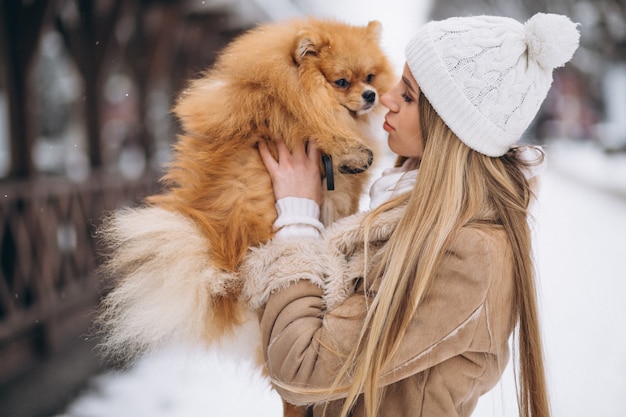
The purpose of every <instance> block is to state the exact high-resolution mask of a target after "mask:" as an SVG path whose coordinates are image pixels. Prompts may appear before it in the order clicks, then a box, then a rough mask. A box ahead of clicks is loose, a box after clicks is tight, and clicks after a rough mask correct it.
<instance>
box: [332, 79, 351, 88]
mask: <svg viewBox="0 0 626 417" xmlns="http://www.w3.org/2000/svg"><path fill="white" fill-rule="evenodd" d="M335 85H336V86H337V87H339V88H347V87H348V86H349V85H350V83H349V82H348V80H346V79H345V78H340V79H338V80H337V81H335Z"/></svg>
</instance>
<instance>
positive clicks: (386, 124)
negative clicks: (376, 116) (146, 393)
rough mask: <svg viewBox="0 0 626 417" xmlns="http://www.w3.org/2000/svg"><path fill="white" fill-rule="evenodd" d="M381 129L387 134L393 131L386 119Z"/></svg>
mask: <svg viewBox="0 0 626 417" xmlns="http://www.w3.org/2000/svg"><path fill="white" fill-rule="evenodd" d="M383 129H385V131H387V132H391V131H393V130H395V129H394V128H393V126H391V125H390V124H389V122H387V119H385V123H384V124H383Z"/></svg>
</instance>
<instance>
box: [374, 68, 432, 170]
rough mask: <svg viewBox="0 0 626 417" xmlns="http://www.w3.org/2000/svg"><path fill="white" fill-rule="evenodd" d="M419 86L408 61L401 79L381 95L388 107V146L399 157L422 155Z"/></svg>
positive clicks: (386, 126)
mask: <svg viewBox="0 0 626 417" xmlns="http://www.w3.org/2000/svg"><path fill="white" fill-rule="evenodd" d="M419 93H420V88H419V86H418V85H417V82H416V81H415V78H413V75H412V74H411V71H410V70H409V67H408V66H407V65H406V64H405V65H404V71H403V72H402V80H400V81H399V82H398V84H396V86H395V87H393V88H392V89H391V90H389V91H388V92H387V93H385V94H384V95H383V96H382V97H381V99H380V100H381V103H382V104H383V105H384V106H385V107H387V108H388V109H389V112H388V113H387V115H386V116H385V124H384V125H383V128H384V129H385V130H386V131H387V133H388V134H389V137H388V139H387V142H388V143H389V148H391V150H392V151H393V152H395V153H396V154H398V155H400V156H405V157H410V158H417V159H420V158H421V157H422V152H423V151H424V144H423V140H422V130H421V126H420V115H419V110H418V105H417V99H418V97H419Z"/></svg>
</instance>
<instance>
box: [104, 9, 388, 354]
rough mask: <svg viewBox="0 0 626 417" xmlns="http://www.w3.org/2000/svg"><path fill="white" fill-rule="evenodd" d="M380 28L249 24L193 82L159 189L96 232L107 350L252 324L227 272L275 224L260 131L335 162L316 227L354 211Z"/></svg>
mask: <svg viewBox="0 0 626 417" xmlns="http://www.w3.org/2000/svg"><path fill="white" fill-rule="evenodd" d="M380 31H381V27H380V24H379V23H378V22H370V23H369V24H368V25H367V26H365V27H355V26H349V25H345V24H341V23H338V22H334V21H325V20H324V21H322V20H316V19H306V20H295V21H289V22H285V23H280V24H269V25H264V26H260V27H258V28H257V29H255V30H252V31H250V32H248V33H247V34H244V35H243V36H241V37H240V38H238V39H236V40H235V41H234V42H233V43H232V44H231V45H230V46H228V47H227V48H226V49H225V50H224V51H223V53H222V54H221V55H220V57H219V58H218V61H217V63H216V65H215V66H214V67H213V68H212V69H210V70H208V71H207V72H206V73H205V74H204V75H203V76H202V77H201V78H199V79H197V80H195V81H192V82H191V83H190V85H189V87H188V88H187V89H186V90H185V91H184V92H183V93H182V95H181V96H180V98H179V99H178V101H177V103H176V105H175V107H174V112H175V113H176V115H177V116H178V118H179V119H180V121H181V123H182V127H183V130H184V133H183V134H182V135H181V136H180V137H179V140H178V142H177V144H176V146H175V153H174V158H173V162H172V164H171V166H170V167H169V170H168V172H167V173H166V175H165V177H164V180H165V182H166V184H167V186H168V191H167V193H165V194H163V195H157V196H152V197H150V198H149V199H148V203H147V204H146V205H144V206H142V207H140V208H136V209H127V210H123V211H120V212H117V213H114V214H113V215H112V216H111V217H110V218H109V219H107V221H106V222H105V225H104V227H103V228H102V229H101V230H100V231H99V234H100V236H101V238H102V240H103V241H104V243H105V244H106V245H107V246H108V248H109V249H110V251H111V254H110V257H109V258H108V262H107V263H106V265H105V271H107V272H109V273H110V274H113V275H115V276H116V277H118V278H119V279H118V281H117V282H116V283H115V284H114V286H113V288H112V290H111V292H109V293H108V295H107V296H106V298H105V300H104V301H103V309H102V313H101V315H100V319H99V322H100V324H101V326H102V329H103V333H104V335H105V341H104V343H103V347H104V349H105V353H108V354H112V355H114V356H115V357H118V358H120V357H121V358H126V359H129V358H132V357H134V356H136V355H137V354H139V353H142V352H145V351H146V350H149V349H151V348H154V347H157V346H159V345H162V344H164V343H169V342H172V341H177V340H179V341H180V340H191V341H198V342H202V343H210V342H214V341H218V340H220V339H222V338H223V337H224V336H226V335H228V333H229V331H230V330H233V329H234V328H236V327H238V326H244V325H246V323H249V322H250V321H252V322H253V321H254V320H248V319H249V318H250V317H251V316H252V314H251V312H250V311H249V308H248V307H247V305H246V303H245V300H240V297H239V295H240V291H241V288H242V282H241V279H240V278H239V276H238V275H237V273H236V271H237V266H238V265H239V263H240V262H241V260H242V258H243V256H244V255H245V253H246V251H247V249H248V248H249V247H250V246H254V245H258V244H259V243H262V242H265V241H267V240H268V239H270V238H271V237H272V236H273V233H274V231H273V228H272V224H273V222H274V220H275V219H276V210H275V208H274V204H275V201H274V197H273V192H272V186H271V181H270V178H269V175H268V174H267V171H266V170H265V167H264V166H263V163H262V161H261V159H260V157H259V154H258V150H257V143H258V141H259V140H265V141H268V143H269V145H270V148H272V147H273V144H272V139H275V138H282V139H283V140H284V141H285V143H286V144H287V146H288V147H292V146H293V145H294V144H295V143H297V142H301V141H306V140H309V139H315V140H316V142H317V144H318V146H319V148H320V149H321V150H322V152H324V153H325V154H327V155H330V156H331V157H332V160H333V161H334V167H335V168H334V170H333V172H332V173H331V172H328V175H327V178H326V181H329V180H331V179H332V178H334V187H335V190H334V191H328V190H325V196H324V203H323V205H322V222H323V223H325V224H329V223H331V222H333V221H334V220H335V219H337V218H339V217H342V216H346V215H348V214H351V213H354V212H355V211H356V210H357V208H358V204H359V197H360V194H361V193H362V191H363V188H364V186H365V184H366V182H367V173H366V170H367V168H368V167H369V166H370V164H371V162H372V155H373V153H374V149H375V145H374V139H375V138H374V134H373V132H374V130H373V127H374V128H375V127H378V126H380V125H381V122H380V115H381V109H380V106H379V97H380V95H381V94H383V93H384V92H386V91H387V90H388V89H389V88H390V87H391V85H392V83H393V82H394V81H395V80H394V76H393V72H392V69H391V66H390V64H389V61H388V60H387V58H386V57H385V55H384V54H383V52H382V51H381V48H380V46H379V38H380ZM331 174H332V176H331ZM326 185H328V184H326ZM325 188H326V187H325ZM249 331H250V332H251V333H254V332H253V331H252V330H249ZM252 337H253V338H254V337H257V335H256V334H253V335H252ZM258 343H259V342H258V341H255V342H254V344H255V345H257V344H258Z"/></svg>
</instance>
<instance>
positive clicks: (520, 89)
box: [406, 13, 579, 156]
mask: <svg viewBox="0 0 626 417" xmlns="http://www.w3.org/2000/svg"><path fill="white" fill-rule="evenodd" d="M578 42H579V33H578V31H577V29H576V25H575V24H574V23H572V22H571V21H570V20H569V19H568V18H567V17H565V16H560V15H553V14H543V13H539V14H537V15H535V16H533V17H532V18H531V19H530V20H529V21H528V22H527V23H526V24H525V25H522V24H521V23H520V22H517V21H516V20H514V19H511V18H506V17H496V16H475V17H456V18H450V19H446V20H443V21H438V22H429V23H428V24H426V25H425V26H424V27H423V28H422V29H421V30H420V31H419V32H418V34H417V35H416V36H415V37H414V38H413V39H412V40H411V41H410V42H409V43H408V45H407V47H406V57H407V64H408V65H409V68H410V70H411V73H412V74H413V76H414V77H415V80H416V81H417V83H418V85H419V86H420V88H421V89H422V91H423V92H424V95H425V96H426V97H427V98H428V100H429V101H430V102H431V104H432V105H433V107H434V108H435V110H436V111H437V113H438V114H439V115H440V116H441V118H442V119H443V120H444V121H445V122H446V124H447V125H448V126H449V127H450V129H452V131H453V132H454V133H455V134H456V135H457V136H459V138H460V139H461V140H462V141H463V142H464V143H465V144H466V145H468V146H469V147H471V148H472V149H474V150H476V151H478V152H481V153H483V154H485V155H488V156H501V155H504V154H505V153H506V151H507V150H508V149H509V148H510V147H511V145H513V144H514V143H515V142H517V141H518V140H519V138H520V137H521V136H522V134H523V133H524V131H525V130H526V128H527V127H528V126H529V125H530V123H531V122H532V120H533V119H534V117H535V115H536V114H537V112H538V110H539V107H540V106H541V103H542V102H543V100H544V99H545V97H546V95H547V94H548V90H549V89H550V85H551V84H552V71H553V69H554V68H556V67H559V66H562V65H564V64H565V63H566V62H567V61H568V60H569V59H570V58H571V57H572V56H573V54H574V52H575V50H576V48H577V47H578Z"/></svg>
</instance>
